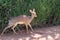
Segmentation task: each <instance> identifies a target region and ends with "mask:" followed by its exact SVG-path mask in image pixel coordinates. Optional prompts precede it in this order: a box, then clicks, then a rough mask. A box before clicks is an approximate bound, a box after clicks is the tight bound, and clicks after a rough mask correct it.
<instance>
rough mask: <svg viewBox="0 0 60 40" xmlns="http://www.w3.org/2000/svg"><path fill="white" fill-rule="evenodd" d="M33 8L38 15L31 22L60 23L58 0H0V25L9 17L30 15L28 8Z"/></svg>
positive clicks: (59, 0)
mask: <svg viewBox="0 0 60 40" xmlns="http://www.w3.org/2000/svg"><path fill="white" fill-rule="evenodd" d="M33 8H35V9H36V13H37V16H38V17H37V18H36V19H35V20H34V21H33V22H32V24H39V23H40V22H42V23H43V24H47V23H52V24H60V0H0V27H2V26H4V25H5V24H7V23H8V20H9V19H10V18H11V17H15V16H19V15H22V14H26V15H30V13H29V9H33Z"/></svg>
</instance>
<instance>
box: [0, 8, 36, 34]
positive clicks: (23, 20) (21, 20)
mask: <svg viewBox="0 0 60 40" xmlns="http://www.w3.org/2000/svg"><path fill="white" fill-rule="evenodd" d="M29 11H30V13H31V16H26V15H20V16H17V17H14V18H11V19H10V20H9V23H8V26H7V27H6V28H5V29H4V30H3V32H2V33H1V35H2V34H3V33H4V32H5V30H6V29H8V28H10V27H11V29H12V30H13V32H14V33H15V34H17V33H16V32H15V30H14V28H15V27H16V26H17V24H25V25H26V29H27V32H28V26H29V27H30V28H31V30H32V31H33V29H32V26H31V24H30V23H31V21H32V20H33V19H34V17H37V15H36V12H35V9H33V10H29Z"/></svg>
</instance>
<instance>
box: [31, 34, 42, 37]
mask: <svg viewBox="0 0 60 40" xmlns="http://www.w3.org/2000/svg"><path fill="white" fill-rule="evenodd" d="M31 36H32V37H34V38H39V37H41V36H42V35H40V34H34V35H31Z"/></svg>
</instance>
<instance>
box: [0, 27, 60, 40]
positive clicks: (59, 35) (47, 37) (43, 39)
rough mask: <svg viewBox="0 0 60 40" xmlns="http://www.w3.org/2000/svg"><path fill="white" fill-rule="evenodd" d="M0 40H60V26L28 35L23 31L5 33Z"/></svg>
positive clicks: (36, 30) (38, 30) (40, 29)
mask: <svg viewBox="0 0 60 40" xmlns="http://www.w3.org/2000/svg"><path fill="white" fill-rule="evenodd" d="M0 40H60V26H52V27H45V28H39V29H34V32H31V31H30V33H28V34H27V33H26V32H25V31H22V32H19V33H18V34H14V33H7V34H4V35H2V36H0Z"/></svg>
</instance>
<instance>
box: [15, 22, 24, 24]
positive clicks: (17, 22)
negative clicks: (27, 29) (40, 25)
mask: <svg viewBox="0 0 60 40" xmlns="http://www.w3.org/2000/svg"><path fill="white" fill-rule="evenodd" d="M16 24H24V22H17V23H16Z"/></svg>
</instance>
